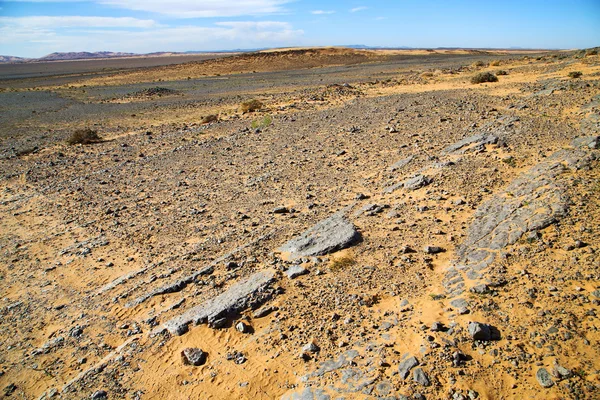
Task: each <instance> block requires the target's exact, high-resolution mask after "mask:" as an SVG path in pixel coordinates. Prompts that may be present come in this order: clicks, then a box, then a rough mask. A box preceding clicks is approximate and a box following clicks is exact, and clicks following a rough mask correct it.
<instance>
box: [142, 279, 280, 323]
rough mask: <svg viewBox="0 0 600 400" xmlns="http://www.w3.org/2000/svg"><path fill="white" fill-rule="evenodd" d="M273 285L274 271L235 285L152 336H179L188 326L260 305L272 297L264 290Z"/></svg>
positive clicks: (211, 320)
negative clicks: (167, 332) (166, 333)
mask: <svg viewBox="0 0 600 400" xmlns="http://www.w3.org/2000/svg"><path fill="white" fill-rule="evenodd" d="M274 281H275V271H273V270H266V271H260V272H257V273H255V274H254V275H251V276H249V277H248V278H247V279H246V280H244V281H241V282H238V283H236V284H234V285H233V286H231V287H230V288H229V289H228V290H226V291H225V292H223V293H221V294H220V295H218V296H216V297H214V298H212V299H209V300H207V301H206V302H204V303H203V304H201V305H199V306H196V307H193V308H191V309H189V310H187V311H186V312H184V313H183V314H181V315H179V316H177V317H175V318H173V319H171V320H170V321H168V322H166V323H165V324H164V325H163V326H162V327H159V328H158V329H156V330H155V331H154V332H153V334H156V333H159V332H162V331H164V330H167V331H169V332H170V333H171V334H174V335H182V334H184V333H185V332H187V328H188V325H189V324H190V323H194V324H196V325H198V324H200V323H203V322H208V323H209V324H210V323H212V322H214V321H216V320H218V319H220V318H223V317H224V316H226V315H228V314H233V313H235V312H237V311H240V310H242V309H244V308H246V307H248V306H250V305H258V304H260V303H263V302H265V301H266V300H268V299H269V298H270V297H271V294H269V293H266V289H267V288H268V287H269V285H271V283H273V282H274ZM252 297H254V298H252Z"/></svg>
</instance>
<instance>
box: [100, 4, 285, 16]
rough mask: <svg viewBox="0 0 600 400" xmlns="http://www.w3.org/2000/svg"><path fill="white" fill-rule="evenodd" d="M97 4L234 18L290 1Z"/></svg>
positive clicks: (279, 7)
mask: <svg viewBox="0 0 600 400" xmlns="http://www.w3.org/2000/svg"><path fill="white" fill-rule="evenodd" d="M96 1H97V2H98V3H100V4H105V5H110V6H114V7H120V8H125V9H128V10H136V11H147V12H153V13H159V14H164V15H169V16H173V17H178V18H211V17H238V16H242V15H261V14H275V13H282V12H283V11H284V9H283V7H282V6H283V5H284V4H286V3H289V2H290V1H292V0H228V1H223V0H171V1H165V0H96Z"/></svg>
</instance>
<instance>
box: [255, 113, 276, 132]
mask: <svg viewBox="0 0 600 400" xmlns="http://www.w3.org/2000/svg"><path fill="white" fill-rule="evenodd" d="M272 122H273V119H272V118H271V116H270V115H265V116H264V117H263V118H262V119H256V120H254V121H252V124H251V125H250V126H251V127H252V129H264V128H266V127H267V126H269V125H271V123H272Z"/></svg>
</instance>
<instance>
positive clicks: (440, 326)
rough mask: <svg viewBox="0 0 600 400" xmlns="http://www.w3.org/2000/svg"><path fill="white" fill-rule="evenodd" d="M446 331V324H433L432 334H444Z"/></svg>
mask: <svg viewBox="0 0 600 400" xmlns="http://www.w3.org/2000/svg"><path fill="white" fill-rule="evenodd" d="M442 331H444V324H442V323H441V322H434V323H433V324H431V332H442Z"/></svg>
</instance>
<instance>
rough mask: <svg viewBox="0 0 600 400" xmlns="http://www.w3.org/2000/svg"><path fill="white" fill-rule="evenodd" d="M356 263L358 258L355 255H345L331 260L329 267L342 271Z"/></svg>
mask: <svg viewBox="0 0 600 400" xmlns="http://www.w3.org/2000/svg"><path fill="white" fill-rule="evenodd" d="M354 264H356V260H355V259H354V257H353V256H352V255H345V256H340V257H336V258H334V259H333V260H331V263H330V266H329V268H330V269H331V270H332V271H340V270H342V269H344V268H347V267H350V266H352V265H354Z"/></svg>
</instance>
